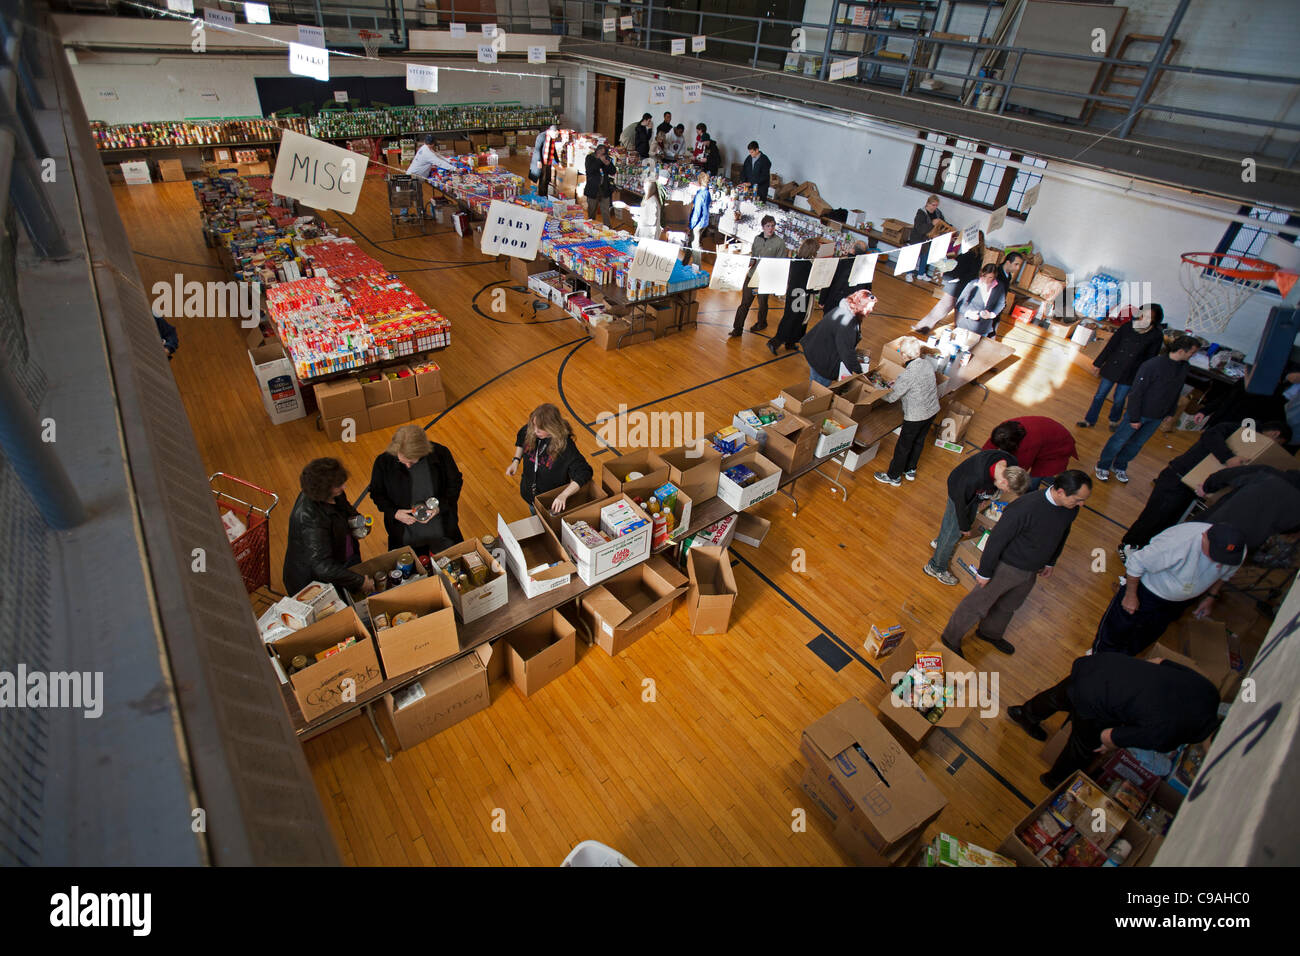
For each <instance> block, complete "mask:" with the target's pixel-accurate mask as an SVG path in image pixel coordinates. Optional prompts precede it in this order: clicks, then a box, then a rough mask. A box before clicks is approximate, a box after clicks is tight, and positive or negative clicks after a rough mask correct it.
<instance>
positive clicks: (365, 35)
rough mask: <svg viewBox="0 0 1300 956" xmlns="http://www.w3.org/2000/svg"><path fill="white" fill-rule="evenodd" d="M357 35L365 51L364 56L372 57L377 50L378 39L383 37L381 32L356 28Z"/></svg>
mask: <svg viewBox="0 0 1300 956" xmlns="http://www.w3.org/2000/svg"><path fill="white" fill-rule="evenodd" d="M357 36H359V37H360V38H361V48H362V49H363V50H365V51H366V56H369V57H373V56H375V55H376V54H377V53H378V52H379V41H380V40H382V39H383V38H384V35H383V34H382V33H375V32H374V31H373V30H358V31H357Z"/></svg>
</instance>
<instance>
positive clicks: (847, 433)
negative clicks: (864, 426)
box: [813, 408, 858, 458]
mask: <svg viewBox="0 0 1300 956" xmlns="http://www.w3.org/2000/svg"><path fill="white" fill-rule="evenodd" d="M828 421H829V422H832V423H833V424H834V425H835V426H837V427H836V428H835V430H834V431H831V432H829V433H827V431H826V430H825V429H826V427H827V426H826V422H828ZM857 431H858V423H857V422H855V421H854V420H853V419H852V418H850V417H849V416H848V415H845V414H844V413H843V412H841V411H839V410H838V409H834V408H832V409H830V410H828V411H825V412H822V413H821V414H820V415H818V416H817V431H816V435H817V447H816V448H814V449H813V457H814V458H828V457H830V456H831V455H838V454H839V453H840V452H842V451H844V450H846V449H847V448H848V447H849V446H850V445H852V444H853V436H854V435H856V434H857Z"/></svg>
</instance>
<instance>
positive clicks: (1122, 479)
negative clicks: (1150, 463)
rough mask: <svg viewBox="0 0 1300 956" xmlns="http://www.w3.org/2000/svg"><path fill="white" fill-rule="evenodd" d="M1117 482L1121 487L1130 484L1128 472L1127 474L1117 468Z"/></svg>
mask: <svg viewBox="0 0 1300 956" xmlns="http://www.w3.org/2000/svg"><path fill="white" fill-rule="evenodd" d="M1115 480H1116V481H1118V482H1119V483H1120V484H1121V485H1127V484H1128V472H1126V471H1124V470H1122V469H1120V468H1116V469H1115Z"/></svg>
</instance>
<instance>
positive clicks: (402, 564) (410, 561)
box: [397, 551, 415, 578]
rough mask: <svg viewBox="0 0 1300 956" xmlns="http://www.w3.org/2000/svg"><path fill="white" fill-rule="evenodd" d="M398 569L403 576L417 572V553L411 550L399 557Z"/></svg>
mask: <svg viewBox="0 0 1300 956" xmlns="http://www.w3.org/2000/svg"><path fill="white" fill-rule="evenodd" d="M397 570H398V571H400V572H401V574H402V577H403V578H409V577H410V576H411V575H412V574H414V573H415V555H414V554H412V553H410V552H409V551H408V552H407V553H406V554H403V555H402V556H401V557H400V558H398V559H397Z"/></svg>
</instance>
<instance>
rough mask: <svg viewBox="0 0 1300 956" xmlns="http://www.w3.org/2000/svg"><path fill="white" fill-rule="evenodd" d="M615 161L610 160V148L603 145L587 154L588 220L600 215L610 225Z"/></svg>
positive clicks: (586, 191)
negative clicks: (610, 204) (597, 214)
mask: <svg viewBox="0 0 1300 956" xmlns="http://www.w3.org/2000/svg"><path fill="white" fill-rule="evenodd" d="M615 172H616V170H615V168H614V161H613V160H612V159H610V158H609V147H608V146H606V145H605V144H604V143H601V144H600V145H599V146H597V147H596V148H595V149H594V150H592V151H591V152H590V153H588V154H587V185H586V189H585V190H584V192H585V193H586V196H587V218H588V219H592V220H594V219H595V218H596V213H597V212H599V213H600V221H601V222H603V223H604V224H605V225H607V226H608V225H610V221H609V203H610V199H611V198H613V196H614V173H615Z"/></svg>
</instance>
